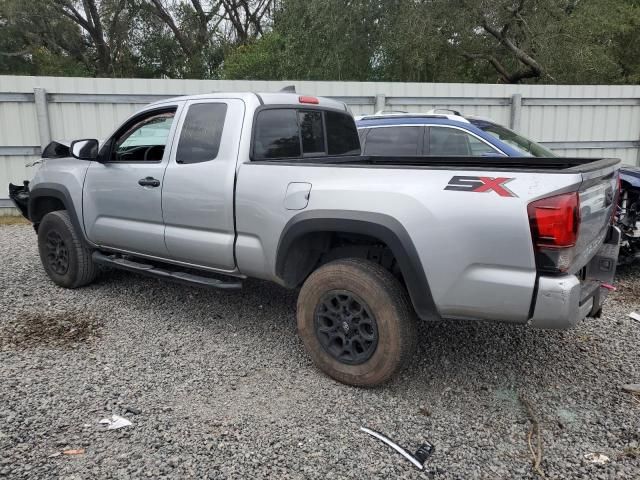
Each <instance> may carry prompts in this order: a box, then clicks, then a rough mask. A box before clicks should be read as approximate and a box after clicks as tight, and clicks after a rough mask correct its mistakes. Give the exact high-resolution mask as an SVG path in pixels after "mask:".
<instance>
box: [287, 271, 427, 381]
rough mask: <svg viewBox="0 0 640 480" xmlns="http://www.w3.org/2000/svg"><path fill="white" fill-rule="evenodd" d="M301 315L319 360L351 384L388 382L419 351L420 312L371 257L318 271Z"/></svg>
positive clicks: (301, 301) (304, 334)
mask: <svg viewBox="0 0 640 480" xmlns="http://www.w3.org/2000/svg"><path fill="white" fill-rule="evenodd" d="M358 304H360V305H358ZM345 308H346V310H345ZM354 312H356V313H354ZM297 316H298V334H299V335H300V337H301V339H302V341H303V343H304V345H305V347H306V349H307V351H308V352H309V354H310V356H311V358H312V359H313V362H314V363H315V364H316V366H317V367H318V368H319V369H320V370H322V371H323V372H324V373H326V374H327V375H329V376H330V377H332V378H334V379H336V380H338V381H339V382H342V383H346V384H348V385H356V386H374V385H379V384H382V383H384V382H386V381H388V380H389V379H390V378H391V377H393V376H394V375H395V374H397V373H398V372H399V371H400V370H402V368H403V367H405V366H406V365H407V363H408V361H409V360H410V359H411V358H412V356H413V354H414V352H415V348H416V337H417V331H416V321H415V313H414V311H413V308H412V307H411V305H410V302H409V300H408V298H407V292H406V290H405V289H404V288H403V287H402V285H401V284H400V282H399V281H398V280H397V279H396V278H395V277H394V276H393V275H392V274H391V273H390V272H388V271H387V270H385V269H384V268H382V267H381V266H379V265H378V264H375V263H372V262H369V261H367V260H361V259H344V260H336V261H333V262H330V263H327V264H326V265H323V266H322V267H320V268H319V269H317V270H316V271H314V272H313V273H312V274H311V275H310V276H309V278H307V280H306V282H305V283H304V285H303V286H302V289H301V291H300V296H299V297H298V312H297ZM371 317H373V322H371ZM345 323H346V325H345ZM372 327H375V328H372ZM374 337H377V341H375V342H374V341H373V340H372V338H374ZM374 344H375V345H374ZM341 349H344V350H343V351H342V353H339V352H340V351H341ZM349 351H350V353H348V352H349ZM345 352H347V353H345Z"/></svg>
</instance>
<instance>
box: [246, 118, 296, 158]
mask: <svg viewBox="0 0 640 480" xmlns="http://www.w3.org/2000/svg"><path fill="white" fill-rule="evenodd" d="M296 114H297V111H296V110H294V109H291V108H289V109H284V108H282V109H268V110H262V111H261V112H259V113H258V116H257V118H256V125H255V129H256V131H255V138H254V146H253V154H254V157H255V159H256V160H266V159H270V158H295V157H300V134H299V132H298V119H297V118H296Z"/></svg>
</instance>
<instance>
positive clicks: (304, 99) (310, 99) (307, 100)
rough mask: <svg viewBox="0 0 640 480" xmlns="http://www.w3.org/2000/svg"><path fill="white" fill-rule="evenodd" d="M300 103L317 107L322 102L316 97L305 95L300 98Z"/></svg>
mask: <svg viewBox="0 0 640 480" xmlns="http://www.w3.org/2000/svg"><path fill="white" fill-rule="evenodd" d="M298 101H299V102H300V103H310V104H312V105H317V104H319V103H320V100H318V99H317V98H316V97H305V96H304V95H302V96H300V97H298Z"/></svg>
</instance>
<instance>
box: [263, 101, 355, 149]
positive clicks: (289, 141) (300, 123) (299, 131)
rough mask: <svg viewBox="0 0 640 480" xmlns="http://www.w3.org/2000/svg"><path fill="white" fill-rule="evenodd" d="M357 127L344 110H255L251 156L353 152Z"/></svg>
mask: <svg viewBox="0 0 640 480" xmlns="http://www.w3.org/2000/svg"><path fill="white" fill-rule="evenodd" d="M359 153H360V140H359V139H358V129H357V128H356V124H355V121H354V120H353V117H351V116H350V115H347V114H346V113H340V112H332V111H327V110H311V109H299V108H275V109H272V108H270V109H265V110H262V111H260V112H258V115H257V117H256V123H255V125H254V138H253V156H252V158H253V159H255V160H269V159H285V158H301V157H317V156H322V155H327V154H328V155H357V154H359Z"/></svg>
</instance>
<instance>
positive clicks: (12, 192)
mask: <svg viewBox="0 0 640 480" xmlns="http://www.w3.org/2000/svg"><path fill="white" fill-rule="evenodd" d="M9 198H10V199H11V201H12V202H13V204H14V205H15V206H16V207H17V208H18V210H20V213H22V216H23V217H24V218H26V219H27V220H29V182H28V181H26V180H25V182H24V185H22V186H19V185H14V184H13V183H10V184H9Z"/></svg>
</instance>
